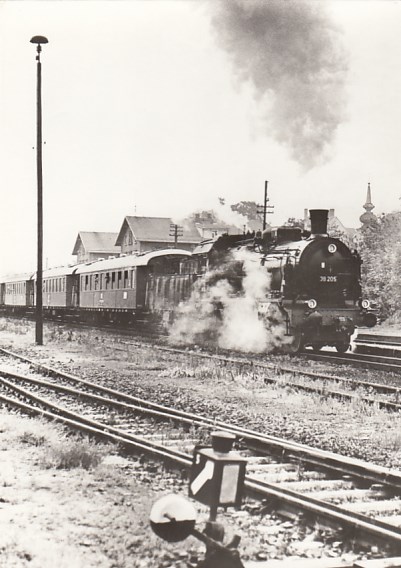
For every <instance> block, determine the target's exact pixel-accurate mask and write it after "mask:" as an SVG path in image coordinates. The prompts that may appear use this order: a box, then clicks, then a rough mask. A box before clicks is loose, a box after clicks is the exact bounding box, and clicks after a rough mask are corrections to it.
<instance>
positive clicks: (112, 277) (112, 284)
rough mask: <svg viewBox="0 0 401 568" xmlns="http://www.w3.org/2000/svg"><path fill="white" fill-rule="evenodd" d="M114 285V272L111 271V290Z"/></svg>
mask: <svg viewBox="0 0 401 568" xmlns="http://www.w3.org/2000/svg"><path fill="white" fill-rule="evenodd" d="M115 287H116V273H115V272H112V273H111V288H112V290H114V289H115Z"/></svg>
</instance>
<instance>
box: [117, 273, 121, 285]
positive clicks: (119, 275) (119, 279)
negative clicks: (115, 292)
mask: <svg viewBox="0 0 401 568" xmlns="http://www.w3.org/2000/svg"><path fill="white" fill-rule="evenodd" d="M121 276H122V272H121V270H119V271H118V272H117V288H119V289H120V288H121Z"/></svg>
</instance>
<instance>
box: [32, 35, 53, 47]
mask: <svg viewBox="0 0 401 568" xmlns="http://www.w3.org/2000/svg"><path fill="white" fill-rule="evenodd" d="M31 43H37V44H39V45H40V44H42V43H49V40H48V39H47V37H45V36H33V38H32V39H31Z"/></svg>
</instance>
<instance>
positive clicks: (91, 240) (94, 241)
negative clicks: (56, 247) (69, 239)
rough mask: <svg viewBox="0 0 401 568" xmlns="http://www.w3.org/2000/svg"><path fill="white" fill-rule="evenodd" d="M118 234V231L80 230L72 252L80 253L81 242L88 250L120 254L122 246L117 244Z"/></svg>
mask: <svg viewBox="0 0 401 568" xmlns="http://www.w3.org/2000/svg"><path fill="white" fill-rule="evenodd" d="M117 236H118V233H99V232H88V231H80V232H79V233H78V236H77V240H76V241H75V246H74V250H73V251H72V254H78V251H79V247H80V244H81V243H82V246H83V247H84V249H85V250H86V251H87V252H92V253H99V254H100V253H103V254H104V253H109V254H119V253H120V248H119V247H118V246H116V240H117Z"/></svg>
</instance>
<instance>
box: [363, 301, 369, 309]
mask: <svg viewBox="0 0 401 568" xmlns="http://www.w3.org/2000/svg"><path fill="white" fill-rule="evenodd" d="M369 306H370V302H369V300H362V302H361V308H364V309H365V310H367V309H368V308H369Z"/></svg>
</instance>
